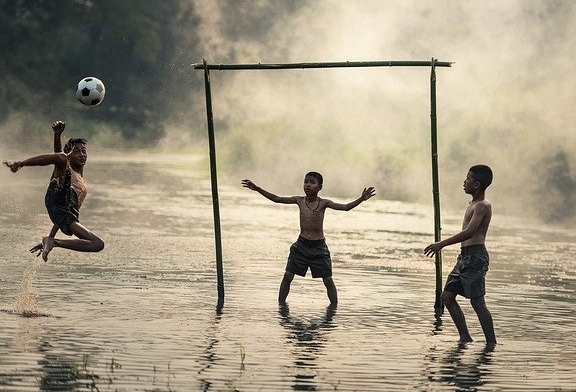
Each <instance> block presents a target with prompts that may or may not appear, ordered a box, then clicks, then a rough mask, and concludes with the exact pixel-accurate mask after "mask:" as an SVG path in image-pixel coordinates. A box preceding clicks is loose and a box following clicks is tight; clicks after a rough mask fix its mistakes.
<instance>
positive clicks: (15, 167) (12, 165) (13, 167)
mask: <svg viewBox="0 0 576 392" xmlns="http://www.w3.org/2000/svg"><path fill="white" fill-rule="evenodd" d="M3 163H4V164H5V165H6V166H8V167H9V168H10V170H11V171H12V173H16V172H17V171H18V169H20V168H21V167H22V164H21V163H20V162H18V161H15V162H13V161H4V162H3Z"/></svg>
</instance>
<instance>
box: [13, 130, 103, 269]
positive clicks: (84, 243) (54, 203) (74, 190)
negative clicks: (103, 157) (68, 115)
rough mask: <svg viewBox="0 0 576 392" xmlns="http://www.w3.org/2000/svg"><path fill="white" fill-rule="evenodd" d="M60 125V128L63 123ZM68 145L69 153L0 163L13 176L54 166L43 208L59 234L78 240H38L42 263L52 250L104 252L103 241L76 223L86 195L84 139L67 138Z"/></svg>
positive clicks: (46, 238)
mask: <svg viewBox="0 0 576 392" xmlns="http://www.w3.org/2000/svg"><path fill="white" fill-rule="evenodd" d="M57 123H58V122H57ZM57 123H55V124H57ZM61 124H62V125H61V126H62V127H63V126H64V123H61ZM68 146H69V147H70V152H69V153H64V152H59V153H53V154H45V155H38V156H35V157H31V158H28V159H25V160H23V161H4V164H5V165H6V166H8V167H9V168H10V170H11V171H12V172H13V173H16V172H17V171H18V170H20V169H21V168H22V167H24V166H47V165H54V173H53V176H52V179H51V180H50V184H49V186H48V190H47V191H46V196H45V198H44V202H45V205H46V209H47V211H48V215H49V216H50V219H51V220H52V223H53V224H54V225H57V226H58V228H59V229H60V231H62V232H63V233H64V234H66V235H74V236H76V237H78V238H74V239H56V238H54V237H51V236H50V235H49V236H47V237H44V238H42V258H43V259H44V261H47V260H48V254H49V253H50V251H51V250H52V249H53V248H55V247H59V248H66V249H71V250H75V251H80V252H100V251H101V250H102V249H104V241H102V239H100V237H98V236H97V235H96V234H94V233H92V232H91V231H90V230H88V229H87V228H86V227H84V226H83V225H81V224H80V222H79V209H80V206H81V205H82V202H83V201H84V198H85V197H86V194H87V192H88V188H87V186H86V182H85V181H84V178H83V173H84V165H85V164H86V160H87V158H88V153H87V150H86V140H84V139H71V140H70V141H69V142H68ZM32 249H35V248H32Z"/></svg>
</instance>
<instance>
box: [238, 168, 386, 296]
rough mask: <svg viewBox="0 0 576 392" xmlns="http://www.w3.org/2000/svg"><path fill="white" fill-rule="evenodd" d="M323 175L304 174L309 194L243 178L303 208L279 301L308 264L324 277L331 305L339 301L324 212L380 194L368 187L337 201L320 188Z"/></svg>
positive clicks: (249, 185)
mask: <svg viewBox="0 0 576 392" xmlns="http://www.w3.org/2000/svg"><path fill="white" fill-rule="evenodd" d="M322 183H323V178H322V175H321V174H320V173H317V172H309V173H307V174H306V176H305V177H304V193H305V194H306V196H277V195H275V194H273V193H271V192H268V191H266V190H264V189H262V188H260V187H259V186H257V185H256V184H254V183H253V182H252V181H250V180H242V186H244V187H245V188H248V189H251V190H253V191H256V192H258V193H260V194H261V195H262V196H264V197H266V198H267V199H269V200H271V201H273V202H274V203H281V204H296V205H298V208H299V210H300V236H299V237H298V240H297V241H296V242H295V243H294V244H292V246H291V247H290V254H289V256H288V263H287V264H286V272H285V273H284V277H283V279H282V283H281V284H280V291H279V293H278V303H279V304H280V305H285V304H286V298H287V297H288V293H289V292H290V284H291V283H292V280H293V279H294V275H300V276H306V272H307V271H308V268H310V271H311V272H312V277H313V278H320V277H321V278H322V280H323V282H324V286H326V291H327V294H328V299H329V300H330V305H331V306H336V305H337V304H338V294H337V291H336V286H335V284H334V280H333V279H332V261H331V259H330V251H329V250H328V246H327V245H326V240H325V239H324V226H323V225H324V212H325V211H326V209H327V208H331V209H333V210H339V211H350V210H351V209H352V208H354V207H356V206H358V205H359V204H360V203H362V202H363V201H365V200H368V199H369V198H371V197H372V196H374V195H375V194H376V191H375V189H374V188H373V187H369V188H364V191H363V192H362V195H361V196H360V197H359V198H358V199H356V200H354V201H351V202H350V203H347V204H341V203H335V202H333V201H332V200H328V199H321V198H320V197H318V192H320V190H321V189H322Z"/></svg>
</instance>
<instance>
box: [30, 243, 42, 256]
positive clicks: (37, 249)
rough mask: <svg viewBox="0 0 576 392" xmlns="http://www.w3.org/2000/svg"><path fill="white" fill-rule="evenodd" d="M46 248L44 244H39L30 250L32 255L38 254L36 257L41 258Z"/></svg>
mask: <svg viewBox="0 0 576 392" xmlns="http://www.w3.org/2000/svg"><path fill="white" fill-rule="evenodd" d="M43 248H44V246H42V243H39V244H37V245H34V247H32V248H30V253H36V252H38V253H36V257H38V256H40V254H41V253H42V249H43Z"/></svg>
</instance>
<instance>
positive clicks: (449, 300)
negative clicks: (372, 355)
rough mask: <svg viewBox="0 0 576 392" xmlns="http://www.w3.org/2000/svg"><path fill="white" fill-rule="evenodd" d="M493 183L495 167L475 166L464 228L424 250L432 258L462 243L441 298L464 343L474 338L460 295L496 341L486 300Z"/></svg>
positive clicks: (467, 182)
mask: <svg viewBox="0 0 576 392" xmlns="http://www.w3.org/2000/svg"><path fill="white" fill-rule="evenodd" d="M491 183H492V170H491V169H490V168H489V167H488V166H486V165H475V166H472V167H471V168H470V170H469V171H468V174H467V175H466V179H465V180H464V192H466V193H467V194H469V195H471V196H472V201H471V202H470V205H469V206H468V208H467V209H466V212H465V213H464V220H463V222H462V231H461V232H459V233H458V234H455V235H454V236H452V237H450V238H447V239H445V240H442V241H439V242H436V243H433V244H430V245H428V246H427V247H426V248H425V249H424V253H425V254H426V255H427V256H429V257H432V256H434V255H435V254H436V253H437V252H439V251H440V250H441V249H442V248H444V247H445V246H448V245H453V244H457V243H461V246H462V248H461V252H460V255H459V256H458V260H457V262H456V266H455V267H454V269H453V270H452V272H450V274H449V275H448V278H447V280H446V285H445V287H444V291H443V292H442V294H441V299H442V301H443V302H444V305H445V306H446V308H447V309H448V312H450V316H451V317H452V320H453V321H454V324H455V325H456V328H457V329H458V333H459V335H460V342H462V343H466V342H471V341H472V337H471V336H470V333H469V332H468V326H467V325H466V319H465V317H464V313H463V312H462V308H460V305H458V302H456V295H458V294H460V295H462V296H464V297H466V298H469V299H470V303H471V304H472V307H473V308H474V311H475V312H476V314H477V315H478V320H479V321H480V325H481V326H482V331H483V332H484V336H485V337H486V343H487V344H490V345H494V344H496V336H495V334H494V324H493V321H492V315H491V313H490V311H489V310H488V308H487V307H486V302H485V301H484V295H485V294H486V284H485V276H486V272H487V271H488V266H489V255H488V251H487V250H486V246H485V245H484V243H485V240H486V233H487V232H488V226H489V225H490V220H491V218H492V206H491V204H490V202H489V201H488V200H486V199H485V191H486V188H488V186H489V185H490V184H491Z"/></svg>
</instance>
